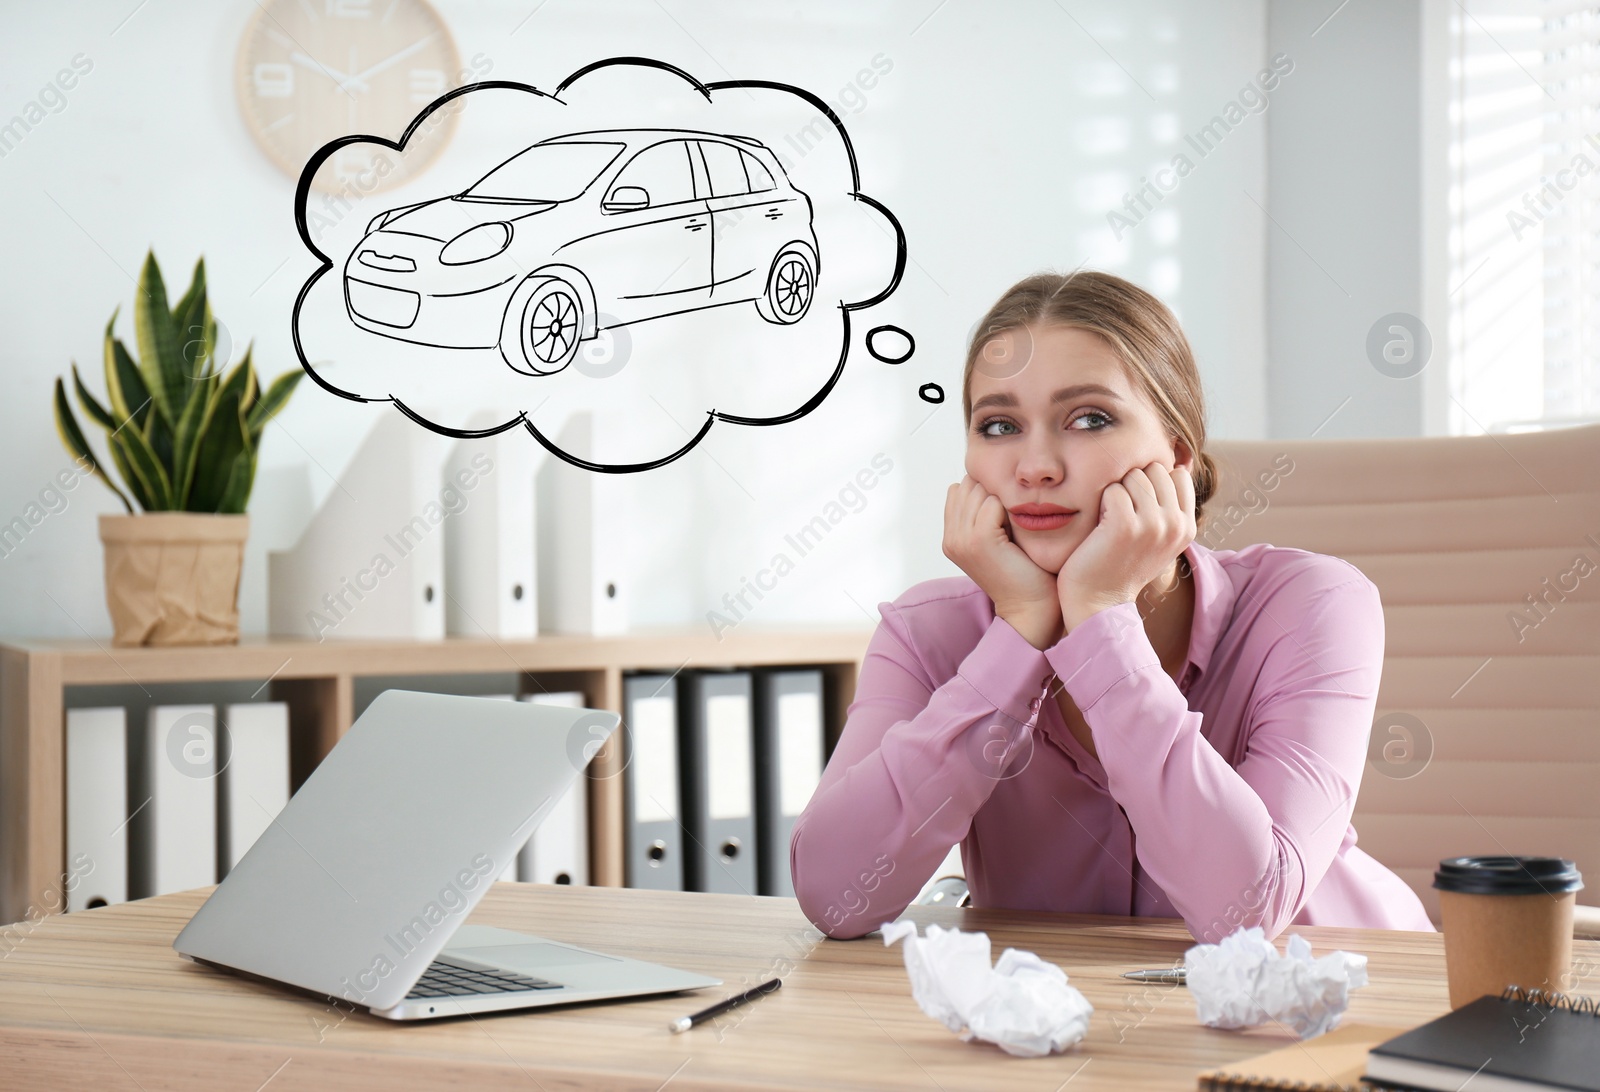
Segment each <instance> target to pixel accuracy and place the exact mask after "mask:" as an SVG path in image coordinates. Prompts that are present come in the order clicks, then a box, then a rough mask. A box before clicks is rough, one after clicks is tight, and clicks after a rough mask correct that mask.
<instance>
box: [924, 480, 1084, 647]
mask: <svg viewBox="0 0 1600 1092" xmlns="http://www.w3.org/2000/svg"><path fill="white" fill-rule="evenodd" d="M1005 520H1006V509H1005V505H1003V504H1001V503H1000V498H999V497H996V496H995V495H994V494H992V493H990V492H989V491H988V490H986V489H984V487H983V486H982V485H980V484H979V483H978V482H977V481H976V480H974V479H973V477H972V476H971V475H970V474H969V475H967V476H965V477H963V478H962V479H961V481H959V482H957V483H956V484H954V485H952V486H951V487H950V489H949V491H948V493H947V494H946V495H945V502H944V556H945V557H948V558H949V559H950V560H951V561H954V562H955V563H956V564H957V565H959V566H960V567H961V571H962V572H964V573H966V574H967V575H968V576H969V577H971V578H972V580H973V582H974V583H975V584H977V585H978V587H980V588H982V589H983V592H984V594H985V595H987V596H988V597H989V598H990V599H992V600H994V612H995V615H996V616H998V617H1000V618H1004V619H1005V620H1006V621H1007V622H1009V623H1011V625H1012V627H1013V628H1015V629H1016V631H1017V632H1018V633H1020V634H1022V636H1023V637H1025V638H1027V640H1028V642H1029V643H1030V644H1032V645H1033V646H1034V647H1035V648H1041V649H1042V648H1049V647H1050V646H1051V645H1052V644H1054V643H1055V642H1056V641H1057V640H1059V639H1060V637H1061V632H1062V622H1061V604H1060V599H1059V597H1058V596H1057V594H1056V584H1055V578H1054V577H1053V576H1051V575H1050V574H1049V573H1048V572H1046V571H1045V570H1043V569H1041V568H1040V567H1039V566H1038V565H1036V564H1034V562H1033V559H1032V558H1030V557H1029V556H1028V555H1027V554H1026V553H1024V552H1023V550H1022V547H1020V546H1018V545H1017V544H1016V543H1015V542H1013V541H1012V540H1011V536H1010V535H1009V534H1007V533H1006V523H1005Z"/></svg>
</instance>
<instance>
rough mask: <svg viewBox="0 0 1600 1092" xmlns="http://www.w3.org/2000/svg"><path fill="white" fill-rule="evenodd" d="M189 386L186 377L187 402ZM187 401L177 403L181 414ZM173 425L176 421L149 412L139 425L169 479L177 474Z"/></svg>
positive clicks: (185, 393) (185, 394)
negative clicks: (175, 469) (174, 469)
mask: <svg viewBox="0 0 1600 1092" xmlns="http://www.w3.org/2000/svg"><path fill="white" fill-rule="evenodd" d="M189 386H190V384H189V381H188V380H187V379H185V380H184V400H185V402H186V401H187V400H188V396H189V395H188V388H189ZM185 402H179V403H177V408H178V412H179V414H180V415H181V414H182V412H183V407H184V404H185ZM173 425H174V422H169V421H168V420H167V419H166V418H165V417H163V416H162V415H161V414H159V413H149V414H146V415H145V418H144V421H143V422H142V424H141V425H140V427H139V431H140V432H141V433H143V434H144V438H145V439H146V440H147V441H149V443H150V450H151V451H153V452H155V456H156V461H157V462H159V463H160V464H161V468H162V469H163V470H165V471H166V473H167V479H168V480H169V481H172V480H175V475H174V474H173V472H172V468H173V466H174V465H175V464H174V463H173V461H172V460H173V450H174V448H175V446H176V445H175V442H174V438H173V432H174V428H173Z"/></svg>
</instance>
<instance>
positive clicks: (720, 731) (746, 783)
mask: <svg viewBox="0 0 1600 1092" xmlns="http://www.w3.org/2000/svg"><path fill="white" fill-rule="evenodd" d="M678 678H679V684H680V688H679V694H680V695H681V697H680V700H679V703H678V761H679V768H680V770H681V773H680V775H679V778H680V781H681V783H682V786H683V805H682V807H683V830H684V847H683V855H684V869H683V885H684V887H685V888H686V889H687V890H690V891H715V892H720V893H722V894H726V895H754V894H756V893H757V883H756V857H757V849H756V819H755V804H756V799H755V785H754V775H755V756H754V725H753V720H752V715H751V708H750V706H751V678H750V672H748V671H708V670H699V671H685V672H681V673H680V674H679V676H678Z"/></svg>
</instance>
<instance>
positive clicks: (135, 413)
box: [105, 308, 151, 428]
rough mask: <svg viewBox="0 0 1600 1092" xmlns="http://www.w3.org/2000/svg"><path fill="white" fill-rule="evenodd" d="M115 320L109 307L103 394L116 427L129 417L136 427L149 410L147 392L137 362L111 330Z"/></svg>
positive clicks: (115, 317)
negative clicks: (114, 419) (115, 420)
mask: <svg viewBox="0 0 1600 1092" xmlns="http://www.w3.org/2000/svg"><path fill="white" fill-rule="evenodd" d="M118 310H120V308H119V309H118ZM116 322H117V314H116V312H115V311H113V312H112V313H111V321H110V322H108V323H106V353H105V356H106V360H105V366H106V397H107V399H108V401H109V408H110V410H111V415H112V416H113V417H115V418H116V419H117V427H118V428H121V427H122V424H123V422H125V421H127V420H128V419H129V418H132V419H133V422H134V427H135V428H139V427H143V425H144V418H145V416H146V415H147V414H148V413H149V412H150V401H151V399H150V392H149V391H147V390H145V386H144V378H143V377H142V376H141V375H140V374H139V366H138V365H137V364H135V363H134V362H133V358H132V357H131V356H129V355H128V350H127V348H126V347H125V346H124V345H123V344H122V342H121V341H119V340H117V338H116V337H115V336H113V335H112V333H111V330H112V327H114V326H115V325H116Z"/></svg>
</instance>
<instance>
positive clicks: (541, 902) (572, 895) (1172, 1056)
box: [0, 883, 1600, 1092]
mask: <svg viewBox="0 0 1600 1092" xmlns="http://www.w3.org/2000/svg"><path fill="white" fill-rule="evenodd" d="M209 890H210V889H209V888H202V889H197V890H195V891H188V892H183V893H180V894H176V895H166V896H163V897H161V898H155V899H147V900H143V901H141V902H137V903H129V904H126V905H122V906H114V907H109V908H106V909H102V910H91V911H87V912H84V913H76V914H67V915H56V916H47V917H44V918H43V919H42V920H41V921H40V922H39V924H38V925H37V926H34V927H32V928H31V929H30V928H29V927H28V926H27V925H26V924H21V925H18V926H13V927H11V928H10V929H8V930H6V931H5V932H4V933H3V934H0V936H3V937H4V938H5V943H4V944H0V956H3V958H0V1073H3V1074H4V1078H3V1081H0V1083H3V1084H4V1085H5V1087H6V1088H7V1089H17V1090H21V1089H41V1090H44V1089H49V1090H51V1092H54V1090H55V1089H59V1088H62V1087H73V1088H96V1089H105V1090H108V1092H110V1090H117V1089H133V1090H141V1089H142V1090H144V1092H156V1090H157V1089H171V1090H182V1092H188V1090H196V1092H199V1090H204V1092H212V1090H216V1089H240V1090H243V1092H257V1090H259V1089H261V1088H262V1087H263V1086H264V1085H265V1086H266V1087H268V1088H269V1089H271V1092H287V1090H293V1089H306V1090H319V1092H320V1090H323V1089H330V1088H341V1089H343V1088H350V1089H400V1088H404V1089H417V1088H443V1087H460V1088H467V1087H470V1088H472V1089H474V1090H479V1089H500V1088H505V1089H518V1090H527V1089H545V1090H550V1092H553V1090H555V1089H570V1088H578V1087H602V1088H608V1089H609V1088H615V1089H634V1088H637V1089H648V1090H652V1092H654V1090H658V1089H660V1088H661V1087H662V1086H663V1085H668V1086H670V1088H672V1089H673V1090H675V1092H677V1090H686V1089H692V1088H720V1089H732V1088H750V1087H783V1088H814V1087H829V1088H840V1087H844V1088H871V1089H880V1088H882V1089H889V1088H894V1089H900V1088H936V1087H937V1088H942V1089H947V1090H949V1089H958V1088H959V1089H968V1088H970V1089H985V1090H992V1089H1011V1088H1015V1089H1026V1090H1028V1092H1050V1090H1052V1089H1058V1088H1059V1087H1061V1086H1062V1084H1063V1083H1064V1082H1067V1081H1069V1080H1070V1081H1071V1088H1072V1090H1073V1092H1088V1090H1091V1089H1115V1090H1123V1092H1125V1090H1138V1089H1179V1088H1182V1089H1192V1088H1193V1087H1194V1075H1195V1073H1196V1072H1198V1071H1199V1070H1201V1069H1203V1068H1207V1067H1210V1066H1215V1065H1220V1064H1223V1063H1227V1062H1233V1061H1237V1060H1240V1059H1244V1058H1248V1057H1251V1056H1253V1055H1255V1054H1258V1053H1261V1052H1263V1051H1266V1050H1268V1049H1272V1048H1274V1047H1277V1046H1280V1045H1283V1044H1285V1043H1287V1042H1289V1041H1291V1039H1290V1036H1289V1035H1288V1033H1287V1032H1285V1031H1283V1030H1282V1029H1279V1028H1276V1027H1273V1028H1262V1029H1255V1030H1252V1031H1250V1032H1229V1031H1216V1030H1213V1029H1210V1028H1205V1027H1202V1026H1200V1025H1199V1024H1198V1023H1196V1021H1195V1016H1194V1005H1193V1003H1192V1002H1191V1001H1190V999H1189V997H1188V994H1187V991H1185V990H1184V989H1183V988H1182V987H1175V986H1141V985H1138V984H1134V983H1130V982H1126V981H1124V980H1123V979H1121V978H1119V977H1118V975H1119V974H1120V973H1121V972H1122V971H1125V970H1132V969H1134V968H1138V967H1157V966H1162V965H1164V964H1169V963H1170V962H1171V961H1172V960H1173V959H1176V958H1180V957H1181V956H1182V953H1183V952H1184V950H1185V949H1186V948H1188V947H1189V945H1190V944H1191V943H1192V941H1191V940H1190V938H1189V935H1188V933H1187V931H1186V930H1185V929H1184V928H1183V926H1182V924H1181V923H1179V922H1176V921H1154V920H1149V919H1128V918H1105V917H1085V916H1075V915H1053V914H1036V913H1021V912H1014V911H996V910H987V911H985V910H958V909H954V908H951V909H944V908H933V907H916V908H913V909H912V910H911V911H910V912H909V916H910V917H911V918H913V919H914V920H916V921H918V922H919V923H921V924H924V925H926V924H927V923H930V922H937V923H939V924H941V925H945V926H951V925H955V926H959V927H961V928H963V929H968V930H972V929H982V930H985V931H987V932H988V933H989V935H990V938H991V940H992V942H993V952H994V955H995V956H996V957H998V956H999V954H1000V952H1001V951H1003V950H1004V949H1005V948H1006V947H1007V946H1011V947H1016V948H1023V949H1028V950H1032V951H1034V952H1037V953H1038V954H1039V955H1040V956H1041V957H1043V958H1044V959H1047V960H1050V961H1052V962H1055V963H1058V964H1060V965H1061V967H1062V968H1063V969H1064V970H1065V971H1066V972H1067V974H1068V975H1069V976H1070V977H1071V980H1072V982H1073V983H1074V984H1075V985H1077V986H1078V987H1079V988H1080V989H1081V990H1082V991H1083V992H1084V994H1085V995H1086V996H1087V997H1088V998H1089V1000H1090V1002H1091V1003H1093V1005H1094V1007H1095V1013H1094V1017H1093V1020H1092V1022H1091V1025H1090V1030H1089V1035H1088V1038H1086V1039H1085V1040H1084V1041H1083V1042H1082V1043H1081V1044H1079V1046H1078V1047H1077V1048H1076V1049H1075V1050H1073V1051H1070V1052H1068V1053H1067V1054H1064V1055H1053V1056H1051V1057H1048V1058H1037V1059H1029V1058H1013V1057H1011V1056H1010V1055H1007V1054H1005V1053H1004V1052H1002V1051H1001V1050H1000V1049H999V1048H998V1047H995V1046H993V1045H991V1044H987V1043H963V1042H961V1041H960V1040H959V1039H958V1038H957V1037H956V1036H955V1035H953V1034H952V1033H950V1032H949V1031H947V1030H945V1028H944V1027H943V1026H942V1025H941V1024H939V1023H937V1022H936V1021H934V1020H932V1019H931V1018H929V1017H927V1016H925V1015H923V1013H922V1011H921V1010H920V1009H918V1008H917V1005H916V1003H915V1002H914V1001H913V1000H912V999H911V991H910V987H909V984H908V982H907V978H906V972H905V965H904V962H903V959H904V957H903V956H902V955H901V951H900V948H899V946H898V945H896V946H895V947H893V948H886V947H885V946H884V944H883V942H882V940H881V938H879V937H876V936H875V937H869V938H866V939H863V940H854V941H834V940H826V939H820V934H818V933H817V932H816V931H815V930H814V929H813V928H812V927H811V925H810V923H808V922H807V921H806V920H805V918H804V916H803V915H802V914H801V913H800V910H799V906H798V904H797V903H795V902H794V901H793V900H790V899H775V898H747V897H743V896H731V895H700V894H680V893H665V892H650V891H637V890H630V889H616V888H569V887H545V886H539V885H533V884H506V883H502V884H497V885H496V886H495V888H494V890H492V891H491V892H490V893H489V894H488V895H487V896H485V898H484V900H483V902H482V903H481V904H480V905H479V906H478V908H477V909H476V911H475V912H474V913H473V915H472V918H471V919H470V920H472V921H474V922H481V923H484V924H491V925H499V926H504V927H507V928H513V929H522V930H525V931H529V932H536V933H539V934H541V935H544V936H548V937H551V938H554V939H557V940H565V941H569V942H571V943H574V944H579V945H583V946H585V947H591V948H596V949H599V950H601V951H613V952H617V953H619V954H623V955H631V956H636V957H638V958H641V959H648V960H654V961H657V962H661V963H668V964H676V965H678V966H682V967H686V968H691V969H694V970H698V971H704V972H707V973H710V974H714V975H716V976H718V977H720V978H722V979H723V980H724V981H725V983H726V985H725V986H724V987H721V988H718V989H713V990H708V991H700V992H697V993H692V994H684V995H678V996H668V997H664V998H651V999H645V1000H639V1001H630V1002H623V1003H616V1004H598V1005H578V1006H572V1007H568V1008H559V1009H550V1010H544V1011H542V1012H537V1011H535V1012H523V1013H505V1014H498V1015H491V1016H480V1017H464V1018H455V1019H451V1020H446V1021H437V1022H424V1023H414V1024H397V1023H391V1022H389V1021H386V1020H381V1019H378V1018H376V1017H373V1016H369V1015H367V1014H365V1013H359V1012H346V1011H341V1010H339V1009H336V1008H334V1007H332V1006H331V1005H329V1004H328V1003H327V1002H325V1001H318V1000H314V999H311V998H309V997H302V996H300V995H297V994H292V993H289V992H287V991H281V990H278V989H276V988H274V987H271V986H268V985H265V984H261V983H257V982H252V981H249V980H245V979H241V978H237V977H234V976H231V975H227V974H223V973H220V972H217V971H213V970H211V969H208V968H205V967H202V966H199V965H197V964H194V963H191V962H189V961H188V960H185V959H183V958H182V957H180V956H178V955H177V954H176V953H175V952H174V951H173V950H172V947H171V944H172V938H173V937H174V936H176V935H177V933H178V931H179V929H180V928H182V926H183V925H184V923H185V922H187V921H188V919H189V916H190V915H191V914H192V913H193V912H194V910H195V909H196V908H197V907H198V906H199V905H200V903H201V902H202V901H203V899H204V896H205V895H206V894H207V893H208V891H209ZM1300 932H1302V933H1303V934H1304V935H1305V937H1306V939H1307V940H1309V941H1310V942H1311V944H1312V946H1313V948H1314V949H1315V950H1316V952H1317V953H1318V954H1322V953H1323V952H1325V951H1327V950H1330V949H1332V948H1336V947H1342V948H1345V949H1347V950H1350V951H1358V952H1364V953H1366V954H1367V956H1368V957H1369V959H1370V963H1369V970H1370V974H1371V978H1372V981H1371V984H1370V985H1368V986H1366V987H1364V988H1362V989H1360V990H1358V991H1357V992H1356V994H1355V996H1354V1000H1353V1003H1352V1005H1351V1008H1350V1012H1349V1016H1348V1018H1349V1019H1355V1020H1362V1021H1367V1022H1371V1023H1376V1024H1385V1025H1392V1026H1394V1027H1395V1028H1396V1029H1397V1030H1398V1029H1403V1028H1406V1027H1411V1026H1414V1025H1416V1024H1418V1023H1421V1022H1422V1021H1424V1020H1427V1019H1431V1018H1432V1017H1434V1016H1437V1015H1440V1014H1442V1013H1443V1012H1445V1011H1446V1009H1447V1008H1448V1001H1447V996H1446V991H1445V980H1444V954H1443V947H1442V941H1441V938H1440V937H1439V935H1438V934H1418V933H1394V932H1377V931H1367V930H1351V929H1330V928H1312V929H1304V930H1300ZM1280 939H1281V938H1280ZM1280 946H1281V945H1280ZM1576 949H1577V954H1576V956H1575V961H1581V962H1583V963H1585V964H1586V965H1593V964H1595V962H1596V961H1597V960H1600V943H1596V942H1592V941H1579V942H1578V943H1577V945H1576ZM8 950H9V954H6V953H7V951H8ZM774 970H777V971H779V972H781V974H782V977H783V982H784V984H783V988H782V989H781V990H779V991H778V992H777V993H775V994H773V995H771V996H769V997H766V998H763V999H761V1000H759V1001H756V1002H754V1003H753V1004H750V1005H748V1006H745V1007H743V1008H741V1009H736V1010H734V1011H733V1012H731V1013H729V1014H728V1015H727V1016H726V1017H724V1018H723V1021H722V1024H721V1026H717V1025H715V1024H709V1023H708V1024H705V1025H702V1026H701V1027H698V1028H695V1029H693V1030H691V1031H689V1032H688V1033H686V1034H683V1035H673V1034H671V1033H670V1032H668V1031H667V1021H668V1020H669V1019H672V1018H674V1017H677V1016H680V1015H683V1014H686V1013H688V1012H692V1011H695V1010H697V1009H700V1008H703V1007H704V1006H705V1005H707V1004H710V1003H711V1002H712V1001H714V1000H719V999H720V998H721V997H722V996H725V995H726V994H728V993H732V992H733V991H734V990H735V989H736V988H743V986H742V985H741V983H742V982H744V981H745V980H749V981H750V982H752V983H753V982H754V981H757V980H759V979H762V978H765V977H767V976H769V975H770V974H772V973H773V972H774Z"/></svg>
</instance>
